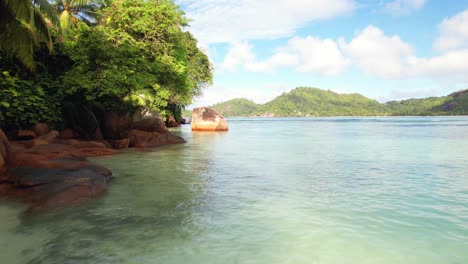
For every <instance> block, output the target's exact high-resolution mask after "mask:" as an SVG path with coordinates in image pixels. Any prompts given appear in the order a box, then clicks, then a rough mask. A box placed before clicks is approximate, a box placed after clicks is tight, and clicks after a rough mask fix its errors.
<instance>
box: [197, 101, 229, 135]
mask: <svg viewBox="0 0 468 264" xmlns="http://www.w3.org/2000/svg"><path fill="white" fill-rule="evenodd" d="M191 123H192V131H228V124H227V121H226V119H225V118H224V117H223V116H222V115H221V114H219V113H218V112H216V111H215V110H213V109H210V108H208V107H200V108H195V109H193V111H192V120H191Z"/></svg>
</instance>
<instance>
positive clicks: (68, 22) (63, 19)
mask: <svg viewBox="0 0 468 264" xmlns="http://www.w3.org/2000/svg"><path fill="white" fill-rule="evenodd" d="M59 19H60V26H61V27H62V30H63V31H67V29H69V28H70V27H71V26H72V25H73V16H72V14H71V13H70V12H69V11H68V10H64V11H62V13H60V15H59Z"/></svg>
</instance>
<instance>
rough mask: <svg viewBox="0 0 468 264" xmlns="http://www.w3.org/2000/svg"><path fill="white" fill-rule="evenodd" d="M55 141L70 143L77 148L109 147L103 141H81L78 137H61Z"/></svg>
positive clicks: (64, 143)
mask: <svg viewBox="0 0 468 264" xmlns="http://www.w3.org/2000/svg"><path fill="white" fill-rule="evenodd" d="M55 143H58V144H63V145H69V146H72V147H75V148H107V146H106V145H105V144H104V143H102V142H97V141H81V140H76V139H60V140H56V141H55Z"/></svg>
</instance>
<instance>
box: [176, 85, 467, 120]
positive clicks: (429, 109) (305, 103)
mask: <svg viewBox="0 0 468 264" xmlns="http://www.w3.org/2000/svg"><path fill="white" fill-rule="evenodd" d="M211 108H213V109H215V110H216V111H218V112H219V113H221V114H222V115H224V116H226V117H252V116H265V117H274V116H275V117H295V116H297V117H307V116H390V115H393V116H398V115H402V116H405V115H468V90H462V91H459V92H456V93H452V94H450V95H448V96H442V97H430V98H423V99H409V100H403V101H391V102H387V103H385V104H382V103H379V102H377V101H375V100H372V99H369V98H367V97H365V96H363V95H360V94H339V93H335V92H332V91H325V90H320V89H317V88H309V87H299V88H296V89H294V90H292V91H290V92H288V93H284V94H282V95H281V96H278V97H276V98H275V99H273V100H272V101H270V102H268V103H266V104H262V105H259V104H255V103H254V102H252V101H249V100H247V99H233V100H229V101H226V102H223V103H218V104H215V105H213V106H211ZM185 114H186V115H187V116H189V115H190V113H189V111H187V112H185Z"/></svg>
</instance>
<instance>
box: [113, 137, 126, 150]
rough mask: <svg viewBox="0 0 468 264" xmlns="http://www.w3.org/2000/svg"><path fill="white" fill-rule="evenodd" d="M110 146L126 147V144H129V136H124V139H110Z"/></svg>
mask: <svg viewBox="0 0 468 264" xmlns="http://www.w3.org/2000/svg"><path fill="white" fill-rule="evenodd" d="M111 145H112V147H114V148H116V149H126V148H128V146H130V138H124V139H119V140H113V141H111Z"/></svg>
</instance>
